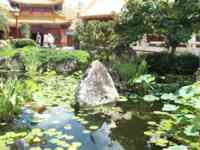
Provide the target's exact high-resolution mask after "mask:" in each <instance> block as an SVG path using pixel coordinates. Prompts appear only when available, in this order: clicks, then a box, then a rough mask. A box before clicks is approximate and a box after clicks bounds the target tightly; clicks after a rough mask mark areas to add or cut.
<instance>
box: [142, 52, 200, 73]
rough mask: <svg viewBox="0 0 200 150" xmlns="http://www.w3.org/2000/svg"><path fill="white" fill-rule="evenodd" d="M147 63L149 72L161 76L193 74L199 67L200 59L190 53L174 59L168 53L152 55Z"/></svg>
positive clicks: (176, 56) (148, 57)
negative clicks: (167, 74)
mask: <svg viewBox="0 0 200 150" xmlns="http://www.w3.org/2000/svg"><path fill="white" fill-rule="evenodd" d="M146 61H147V63H148V65H149V70H150V71H152V72H156V73H159V74H166V73H172V74H183V75H187V74H193V73H194V72H195V71H196V70H197V69H198V67H199V58H198V57H197V56H195V55H192V54H188V53H185V54H181V55H175V56H174V57H171V55H170V54H168V53H158V54H150V55H148V56H147V58H146Z"/></svg>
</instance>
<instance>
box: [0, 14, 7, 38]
mask: <svg viewBox="0 0 200 150" xmlns="http://www.w3.org/2000/svg"><path fill="white" fill-rule="evenodd" d="M8 30H9V23H8V19H7V17H6V15H5V14H3V13H0V31H2V32H3V33H4V36H7V34H8Z"/></svg>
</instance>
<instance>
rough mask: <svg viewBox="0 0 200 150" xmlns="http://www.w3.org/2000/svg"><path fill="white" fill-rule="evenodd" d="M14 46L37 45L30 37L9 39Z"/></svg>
mask: <svg viewBox="0 0 200 150" xmlns="http://www.w3.org/2000/svg"><path fill="white" fill-rule="evenodd" d="M11 43H12V45H13V47H14V48H23V47H26V46H37V44H36V43H35V41H33V40H32V39H14V40H12V41H11Z"/></svg>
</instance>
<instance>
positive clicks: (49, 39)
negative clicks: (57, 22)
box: [48, 33, 55, 48]
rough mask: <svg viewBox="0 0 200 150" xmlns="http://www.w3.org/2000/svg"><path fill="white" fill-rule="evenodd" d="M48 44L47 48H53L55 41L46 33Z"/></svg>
mask: <svg viewBox="0 0 200 150" xmlns="http://www.w3.org/2000/svg"><path fill="white" fill-rule="evenodd" d="M48 42H49V47H51V48H53V47H54V42H55V39H54V37H53V35H52V34H51V33H48Z"/></svg>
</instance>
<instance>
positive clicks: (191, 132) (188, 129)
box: [184, 125, 199, 136]
mask: <svg viewBox="0 0 200 150" xmlns="http://www.w3.org/2000/svg"><path fill="white" fill-rule="evenodd" d="M184 133H185V134H186V135H187V136H199V132H198V131H197V130H196V128H195V127H194V126H193V125H189V126H187V127H186V128H185V129H184Z"/></svg>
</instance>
